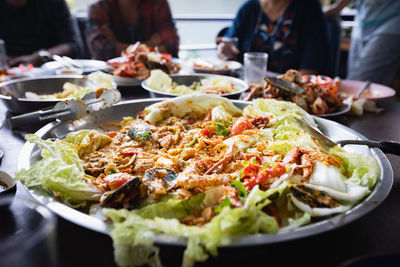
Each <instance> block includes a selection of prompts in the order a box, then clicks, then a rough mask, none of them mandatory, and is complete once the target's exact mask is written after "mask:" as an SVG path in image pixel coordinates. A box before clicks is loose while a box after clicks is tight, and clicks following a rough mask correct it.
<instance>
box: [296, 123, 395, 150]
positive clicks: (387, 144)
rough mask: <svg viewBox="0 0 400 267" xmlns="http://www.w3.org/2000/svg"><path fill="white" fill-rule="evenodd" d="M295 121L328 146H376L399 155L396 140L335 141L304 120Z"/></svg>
mask: <svg viewBox="0 0 400 267" xmlns="http://www.w3.org/2000/svg"><path fill="white" fill-rule="evenodd" d="M295 119H296V121H297V122H298V123H299V124H300V126H301V127H302V128H303V129H304V130H305V131H306V132H307V133H308V134H309V135H311V136H312V137H313V138H314V139H315V140H317V141H319V142H320V143H322V144H323V145H325V146H327V147H328V148H330V147H334V146H336V145H341V146H345V145H365V146H368V147H376V148H379V149H380V150H382V152H384V153H390V154H394V155H399V156H400V142H396V141H369V140H339V141H337V142H336V143H335V142H333V141H332V140H331V139H329V138H328V137H326V136H325V135H323V134H322V133H320V132H319V131H318V130H316V129H314V128H313V127H311V126H310V125H308V124H307V123H305V122H304V121H302V120H300V119H299V118H296V117H295Z"/></svg>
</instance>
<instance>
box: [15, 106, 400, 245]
mask: <svg viewBox="0 0 400 267" xmlns="http://www.w3.org/2000/svg"><path fill="white" fill-rule="evenodd" d="M161 100H165V99H139V100H132V101H128V102H124V103H119V104H117V105H114V106H113V107H112V108H110V109H107V110H100V111H97V112H95V113H93V114H92V115H91V116H88V117H86V118H84V119H82V120H80V121H79V123H75V122H68V123H66V122H64V123H61V122H52V123H49V124H48V125H46V126H44V127H43V128H42V129H40V130H39V131H38V132H36V134H37V135H38V136H40V137H41V138H43V139H47V138H55V137H56V138H64V137H65V136H66V134H68V133H69V132H72V131H77V130H81V129H98V130H100V131H108V130H112V128H111V129H108V128H107V125H110V127H111V125H112V124H106V122H110V121H120V120H122V118H123V117H126V116H135V115H136V114H138V113H139V112H140V111H142V110H143V108H144V107H145V106H149V105H151V104H154V103H157V102H160V101H161ZM232 102H233V103H234V104H235V105H236V106H238V107H239V108H244V107H245V106H247V105H249V103H250V102H245V101H237V100H234V101H232ZM314 119H315V121H316V123H317V124H318V126H319V128H320V130H321V131H322V132H323V133H324V134H325V135H327V136H328V137H329V138H331V139H332V140H334V141H335V140H342V139H362V140H367V139H366V138H365V137H364V136H363V135H361V134H359V133H357V132H356V131H354V130H352V129H350V128H348V127H346V126H343V125H341V124H339V123H336V122H333V121H330V120H327V119H323V118H317V117H314ZM114 130H115V129H114ZM348 147H349V148H350V149H351V150H353V151H357V152H359V153H363V154H365V155H369V156H372V157H374V158H375V159H376V160H377V161H378V164H379V167H380V169H381V174H380V177H379V179H378V181H377V183H376V185H375V187H374V189H373V190H372V192H371V194H370V195H368V196H367V197H366V198H365V199H364V200H362V201H361V202H360V203H359V204H357V205H356V206H354V207H353V208H352V209H350V210H349V211H347V212H345V213H342V214H337V215H335V216H332V217H329V218H327V219H325V220H322V221H318V222H315V223H312V224H309V225H306V226H302V227H299V228H297V229H294V230H292V231H288V232H281V233H276V234H256V235H246V236H243V237H240V238H238V239H237V241H236V242H235V243H234V244H233V245H231V246H250V245H260V244H271V243H277V242H282V241H286V240H293V239H298V238H303V237H307V236H311V235H315V234H318V233H322V232H326V231H330V230H333V229H336V228H339V227H341V226H343V225H346V224H348V223H350V222H352V221H354V220H356V219H358V218H360V217H362V216H364V215H366V214H367V213H368V212H370V211H372V210H373V209H374V208H376V207H377V206H378V205H379V204H380V203H382V202H383V200H384V199H385V198H386V197H387V195H388V194H389V192H390V189H391V187H392V184H393V171H392V168H391V166H390V163H389V160H388V159H387V157H386V156H385V155H384V154H383V153H382V152H381V151H380V150H378V149H368V147H366V146H348ZM38 159H40V148H39V147H38V146H36V145H34V144H31V143H25V145H24V146H23V148H22V149H21V152H20V156H19V158H18V163H17V170H21V169H22V168H25V169H27V168H29V167H30V166H31V165H32V164H33V163H34V162H35V161H37V160H38ZM29 192H30V194H31V195H32V196H33V197H34V198H36V199H37V200H38V201H40V202H41V203H42V204H44V205H46V206H47V207H49V208H50V209H51V210H52V211H54V212H55V213H57V214H58V215H59V216H61V217H63V218H64V219H66V220H68V221H71V222H73V223H76V224H78V225H80V226H83V227H85V228H88V229H91V230H94V231H97V232H101V233H105V234H108V231H107V224H106V223H105V222H104V221H102V220H100V219H98V218H95V217H92V216H89V215H87V214H85V213H83V212H81V211H78V210H75V209H73V208H70V207H68V206H66V205H64V204H63V203H61V202H59V201H57V200H56V199H54V198H52V197H51V196H50V195H49V194H48V193H46V192H44V191H43V190H41V189H39V188H33V189H29ZM155 241H156V242H157V243H159V244H167V245H183V244H184V242H183V241H182V240H179V239H177V238H175V237H171V236H165V235H159V236H157V238H156V240H155Z"/></svg>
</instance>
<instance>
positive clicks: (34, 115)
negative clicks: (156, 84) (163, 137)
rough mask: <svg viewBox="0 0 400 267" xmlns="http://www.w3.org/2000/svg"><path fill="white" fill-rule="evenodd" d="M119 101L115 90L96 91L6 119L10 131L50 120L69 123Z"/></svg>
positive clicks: (119, 95)
mask: <svg viewBox="0 0 400 267" xmlns="http://www.w3.org/2000/svg"><path fill="white" fill-rule="evenodd" d="M120 100H121V93H120V92H119V91H118V90H117V89H104V88H101V89H98V90H96V91H93V92H91V93H89V94H86V95H85V96H84V97H83V98H82V99H69V100H65V101H62V102H58V103H57V104H56V105H55V106H54V107H53V108H51V109H47V110H39V111H34V112H31V113H27V114H23V115H18V116H13V117H10V118H8V119H7V123H8V125H9V126H10V128H11V129H14V128H17V127H20V126H23V125H29V124H31V125H32V124H35V123H42V122H48V121H52V120H60V121H69V120H78V119H81V118H83V117H84V116H85V115H86V114H87V113H88V112H92V111H96V110H100V109H105V108H108V107H111V106H112V105H114V104H115V103H118V102H119V101H120Z"/></svg>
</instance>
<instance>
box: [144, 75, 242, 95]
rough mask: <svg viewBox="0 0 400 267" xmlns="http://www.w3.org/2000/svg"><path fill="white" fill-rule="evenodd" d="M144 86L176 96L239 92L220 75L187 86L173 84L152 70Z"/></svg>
mask: <svg viewBox="0 0 400 267" xmlns="http://www.w3.org/2000/svg"><path fill="white" fill-rule="evenodd" d="M146 84H147V86H148V87H149V88H151V89H153V90H156V91H160V92H163V93H169V94H176V95H188V94H194V93H201V94H216V95H220V94H229V93H234V92H237V91H239V89H238V88H236V87H235V84H234V83H233V82H232V81H231V80H230V79H229V78H228V77H224V76H221V75H219V76H211V77H209V78H206V79H202V80H200V82H193V84H191V85H189V86H187V85H183V84H177V83H175V82H173V81H172V79H171V77H169V76H168V75H167V74H166V73H165V72H163V71H161V70H152V71H151V74H150V77H149V78H148V80H147V81H146Z"/></svg>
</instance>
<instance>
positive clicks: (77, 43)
mask: <svg viewBox="0 0 400 267" xmlns="http://www.w3.org/2000/svg"><path fill="white" fill-rule="evenodd" d="M49 3H51V5H50V4H49ZM49 3H47V2H45V4H46V7H43V10H45V12H47V13H48V19H49V21H51V23H52V25H51V29H50V31H51V30H52V32H51V33H49V34H55V36H54V38H56V40H57V43H58V44H57V45H55V46H53V47H44V49H45V50H46V51H47V52H49V53H50V54H57V55H60V56H69V57H79V55H80V54H81V52H82V46H83V45H82V39H81V37H80V35H79V30H78V26H77V23H76V21H75V19H74V18H73V17H72V16H71V13H70V12H69V9H68V6H67V5H66V3H65V1H63V0H56V1H50V2H49ZM43 30H45V29H43ZM43 63H44V62H43V60H42V59H41V57H40V56H39V51H35V52H33V53H32V54H29V55H22V56H18V57H14V58H10V59H9V61H8V65H9V66H10V67H14V66H18V65H19V64H32V65H34V66H40V65H42V64H43Z"/></svg>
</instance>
